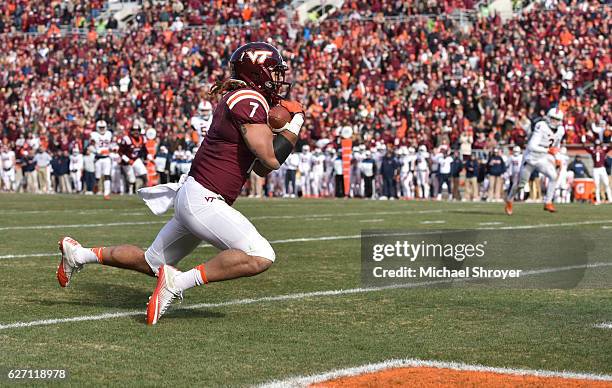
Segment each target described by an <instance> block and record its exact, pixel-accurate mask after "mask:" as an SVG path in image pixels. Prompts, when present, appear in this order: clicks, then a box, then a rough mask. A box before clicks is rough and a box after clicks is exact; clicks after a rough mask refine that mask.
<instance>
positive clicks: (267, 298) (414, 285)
mask: <svg viewBox="0 0 612 388" xmlns="http://www.w3.org/2000/svg"><path fill="white" fill-rule="evenodd" d="M608 266H612V263H592V264H582V265H571V266H566V267H553V268H542V269H539V270H533V271H523V273H522V274H521V277H523V276H530V275H539V274H543V273H551V272H562V271H571V270H574V269H586V268H598V267H608ZM470 280H475V279H442V280H433V281H427V282H420V283H409V284H394V285H389V286H381V287H367V288H349V289H345V290H326V291H313V292H300V293H297V294H285V295H277V296H264V297H260V298H246V299H234V300H230V301H226V302H219V303H198V304H192V305H185V306H183V305H178V306H177V307H176V310H198V309H205V308H217V307H226V306H241V305H250V304H255V303H264V302H282V301H287V300H300V299H306V298H318V297H326V296H338V295H351V294H363V293H368V292H379V291H385V290H399V289H408V288H417V287H423V286H430V285H437V284H445V283H453V282H462V281H470ZM144 314H145V313H144V311H135V310H132V311H123V312H110V313H102V314H98V315H81V316H77V317H68V318H51V319H42V320H37V321H25V322H13V323H4V324H0V331H1V330H7V329H17V328H25V327H34V326H49V325H56V324H61V323H69V322H85V321H100V320H105V319H113V318H123V317H131V316H138V315H144Z"/></svg>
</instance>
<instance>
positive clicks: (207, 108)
mask: <svg viewBox="0 0 612 388" xmlns="http://www.w3.org/2000/svg"><path fill="white" fill-rule="evenodd" d="M211 114H212V104H211V103H210V102H208V101H201V102H200V103H199V104H198V115H200V116H202V117H203V118H204V119H208V118H209V117H210V115H211Z"/></svg>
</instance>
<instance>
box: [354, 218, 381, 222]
mask: <svg viewBox="0 0 612 388" xmlns="http://www.w3.org/2000/svg"><path fill="white" fill-rule="evenodd" d="M384 220H385V219H384V218H374V219H372V220H359V222H383V221H384Z"/></svg>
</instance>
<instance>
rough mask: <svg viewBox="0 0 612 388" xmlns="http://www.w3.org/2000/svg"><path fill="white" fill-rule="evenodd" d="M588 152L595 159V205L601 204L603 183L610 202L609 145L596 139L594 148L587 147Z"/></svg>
mask: <svg viewBox="0 0 612 388" xmlns="http://www.w3.org/2000/svg"><path fill="white" fill-rule="evenodd" d="M585 149H586V151H587V152H588V153H589V154H590V155H591V158H593V180H595V205H599V204H600V203H601V194H600V193H601V187H600V184H601V182H603V184H604V186H605V189H606V196H607V197H608V201H611V200H612V194H611V192H610V182H609V180H608V173H607V171H606V157H607V156H608V152H609V151H610V146H609V145H607V144H606V145H602V144H601V140H599V139H595V143H594V145H592V146H589V147H585Z"/></svg>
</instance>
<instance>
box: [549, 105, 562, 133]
mask: <svg viewBox="0 0 612 388" xmlns="http://www.w3.org/2000/svg"><path fill="white" fill-rule="evenodd" d="M546 122H547V123H548V125H549V126H550V127H551V128H552V129H553V130H557V127H558V126H559V125H561V123H563V112H562V111H561V110H559V108H552V109H550V110H549V111H548V113H546Z"/></svg>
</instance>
